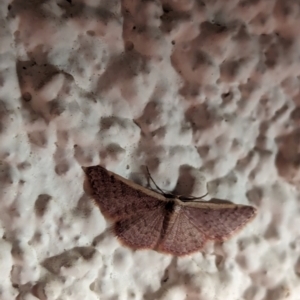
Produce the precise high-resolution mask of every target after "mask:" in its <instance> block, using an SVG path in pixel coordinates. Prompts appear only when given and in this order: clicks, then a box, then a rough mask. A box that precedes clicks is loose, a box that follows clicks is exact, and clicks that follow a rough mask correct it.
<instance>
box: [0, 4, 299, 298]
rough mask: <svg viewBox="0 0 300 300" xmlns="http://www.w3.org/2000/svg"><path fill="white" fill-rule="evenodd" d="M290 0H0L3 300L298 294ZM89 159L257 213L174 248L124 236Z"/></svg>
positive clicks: (295, 83)
mask: <svg viewBox="0 0 300 300" xmlns="http://www.w3.org/2000/svg"><path fill="white" fill-rule="evenodd" d="M299 28H300V5H299V2H298V1H294V0H277V1H275V0H260V1H259V0H257V1H256V0H255V1H254V0H253V1H250V0H249V1H248V0H241V1H237V0H231V1H229V0H228V1H222V0H219V1H214V0H210V1H209V0H206V1H198V0H177V1H176V0H160V1H159V0H156V1H155V0H154V1H146V0H144V1H142V0H123V1H117V0H102V1H100V0H86V1H80V0H68V1H66V0H57V1H55V0H48V1H47V0H27V1H24V0H15V1H7V0H2V1H0V270H1V271H0V299H1V300H12V299H17V300H34V299H41V300H69V299H70V300H71V299H72V300H77V299H78V300H84V299H88V300H94V299H95V300H96V299H105V300H117V299H120V300H125V299H132V300H133V299H137V300H139V299H145V300H155V299H164V300H169V299H170V300H184V299H185V300H283V299H290V300H299V299H300V279H299V276H300V221H299V220H300V205H299V201H300V193H299V188H297V186H298V185H299V182H300V169H299V165H300V163H299V162H300V146H299V145H300V143H299V141H300V127H299V124H300V91H299V87H300V83H299V75H300V54H299V53H300V33H299ZM99 163H101V165H103V166H105V167H106V168H108V169H109V170H111V171H114V172H116V173H118V174H120V175H122V176H124V177H126V178H130V179H132V180H134V181H135V182H137V183H140V184H143V185H146V182H147V181H146V177H145V173H144V171H143V170H144V169H143V168H142V166H143V165H147V166H148V167H149V168H150V170H151V172H152V175H153V177H154V179H155V181H156V182H157V184H158V185H159V186H160V187H161V188H163V189H165V190H170V191H171V190H174V189H175V190H176V191H177V192H180V193H182V194H184V193H186V194H193V195H200V194H204V193H205V192H206V187H207V189H208V192H209V196H208V197H207V198H206V199H209V198H212V197H218V198H223V199H228V200H231V201H233V202H236V203H241V204H251V205H254V206H255V207H257V208H258V211H259V213H258V216H257V218H256V219H255V220H254V221H253V222H252V223H251V224H249V225H248V226H247V227H246V228H245V230H243V231H242V232H241V233H240V234H238V235H237V236H236V237H235V238H233V239H232V240H230V241H228V242H226V243H224V244H223V245H220V244H216V245H213V244H212V245H209V246H208V247H207V248H206V249H204V251H203V252H199V253H196V254H194V255H192V256H188V257H185V258H174V257H171V256H168V255H163V254H159V253H156V252H154V251H150V250H149V251H137V252H133V251H131V250H130V249H127V248H124V247H122V246H120V244H119V243H118V241H116V239H115V238H114V237H113V236H112V235H111V234H110V232H109V230H107V228H108V226H109V224H107V223H106V221H105V219H104V218H103V216H102V215H101V213H100V211H99V210H98V208H97V207H95V206H94V205H93V203H92V201H91V200H90V199H89V198H88V196H87V195H86V194H85V193H84V190H83V182H84V175H83V172H82V169H81V166H89V165H96V164H99Z"/></svg>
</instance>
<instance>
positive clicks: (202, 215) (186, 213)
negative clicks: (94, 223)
mask: <svg viewBox="0 0 300 300" xmlns="http://www.w3.org/2000/svg"><path fill="white" fill-rule="evenodd" d="M84 171H85V173H86V175H87V179H88V183H89V186H90V191H91V193H92V197H93V198H94V201H95V203H96V204H97V205H98V206H99V208H100V210H101V212H102V213H103V214H104V216H105V217H106V218H108V219H110V220H112V221H113V222H114V224H113V231H114V233H115V235H116V236H117V238H118V239H119V240H120V241H121V243H122V244H124V245H126V246H128V247H130V248H132V249H153V250H157V251H159V252H164V253H170V254H172V255H176V256H183V255H188V254H190V253H193V252H196V251H198V250H200V249H201V248H203V246H204V245H205V243H206V242H207V241H208V240H214V241H224V240H226V239H228V238H229V237H231V236H232V235H233V234H234V233H236V232H237V231H238V230H239V229H241V228H242V227H243V226H244V225H245V224H247V223H248V222H249V221H250V220H251V219H252V218H254V217H255V215H256V209H255V208H254V207H252V206H246V205H236V204H233V203H230V202H227V203H225V204H224V203H222V200H219V199H213V200H212V201H189V202H183V201H180V200H179V199H178V198H175V199H173V198H171V199H169V198H168V199H167V198H165V197H164V196H163V195H162V194H159V193H156V192H154V191H151V190H148V189H146V188H144V187H142V186H140V185H138V184H136V183H133V182H131V181H129V180H127V179H125V178H123V177H121V176H119V175H117V174H115V173H113V172H110V171H107V170H106V169H105V168H103V167H101V166H93V167H88V168H84ZM214 200H215V201H214ZM220 202H221V203H220ZM223 202H224V201H223Z"/></svg>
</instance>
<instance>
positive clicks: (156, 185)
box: [146, 166, 165, 195]
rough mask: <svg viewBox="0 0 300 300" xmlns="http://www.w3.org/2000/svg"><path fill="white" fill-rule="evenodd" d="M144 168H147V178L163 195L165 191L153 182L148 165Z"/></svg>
mask: <svg viewBox="0 0 300 300" xmlns="http://www.w3.org/2000/svg"><path fill="white" fill-rule="evenodd" d="M146 170H147V173H148V176H149V178H150V179H151V181H152V182H153V183H154V185H155V187H156V188H157V189H158V190H159V191H160V192H161V193H162V194H163V195H164V194H165V192H164V191H163V190H162V189H161V188H160V187H159V186H158V185H157V184H156V183H155V181H154V180H153V178H152V176H151V174H150V171H149V169H148V167H147V166H146Z"/></svg>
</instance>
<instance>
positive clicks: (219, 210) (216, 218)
mask: <svg viewBox="0 0 300 300" xmlns="http://www.w3.org/2000/svg"><path fill="white" fill-rule="evenodd" d="M183 214H184V215H185V216H186V217H187V218H188V219H189V222H190V223H191V224H193V226H194V227H195V228H197V229H198V230H199V231H201V232H202V233H203V234H204V235H205V236H206V238H207V239H208V240H215V241H225V240H227V239H228V238H229V237H231V236H232V235H233V234H235V233H236V232H237V231H238V230H239V229H241V228H243V227H244V225H245V224H247V223H248V222H249V221H250V220H251V219H252V218H253V217H254V216H255V214H256V209H255V208H254V207H252V206H247V205H236V204H233V203H231V204H228V203H227V204H214V203H209V202H204V203H203V202H200V203H193V204H192V205H191V206H184V208H183Z"/></svg>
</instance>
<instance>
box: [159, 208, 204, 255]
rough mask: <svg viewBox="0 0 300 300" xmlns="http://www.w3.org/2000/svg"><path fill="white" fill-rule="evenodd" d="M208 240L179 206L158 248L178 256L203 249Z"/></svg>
mask: <svg viewBox="0 0 300 300" xmlns="http://www.w3.org/2000/svg"><path fill="white" fill-rule="evenodd" d="M205 242H206V237H205V235H204V234H203V233H202V232H201V231H199V230H198V229H197V228H196V227H195V226H193V224H191V223H190V221H189V219H188V218H187V216H186V215H185V214H183V213H182V208H181V206H179V205H178V206H177V208H176V209H175V211H174V213H173V215H172V217H171V218H170V221H169V223H168V226H167V229H166V231H165V232H164V233H163V235H162V236H161V240H160V243H159V244H158V247H157V250H158V251H160V252H165V253H171V254H173V255H176V256H182V255H186V254H190V253H193V252H196V251H198V250H199V249H201V248H202V247H203V246H204V244H205Z"/></svg>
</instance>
